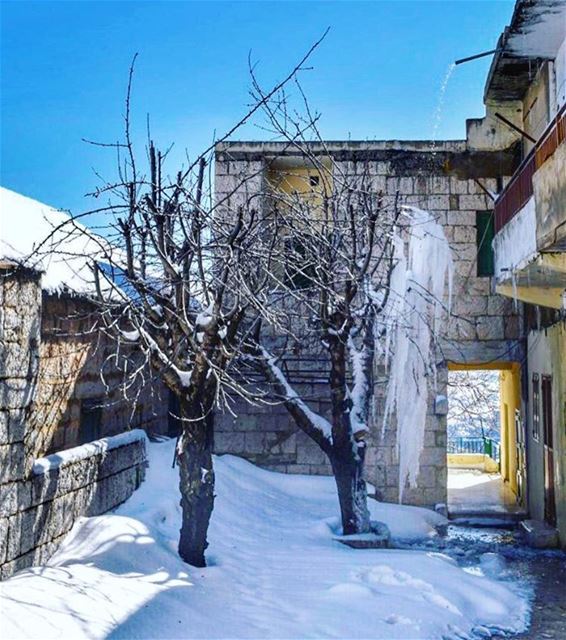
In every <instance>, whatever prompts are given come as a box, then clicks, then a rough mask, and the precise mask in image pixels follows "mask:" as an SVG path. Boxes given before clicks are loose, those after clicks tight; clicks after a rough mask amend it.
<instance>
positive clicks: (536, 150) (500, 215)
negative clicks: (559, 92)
mask: <svg viewBox="0 0 566 640" xmlns="http://www.w3.org/2000/svg"><path fill="white" fill-rule="evenodd" d="M565 139H566V104H565V105H563V106H562V108H561V109H560V110H559V111H558V113H557V115H556V116H555V117H554V118H553V119H552V120H551V121H550V123H549V124H548V126H547V128H546V129H545V132H544V133H543V134H542V136H541V137H540V138H539V139H538V141H537V143H536V144H535V146H534V147H533V149H531V151H530V153H529V154H528V155H527V156H526V158H525V159H524V160H523V162H521V164H520V165H519V168H518V169H517V171H515V173H514V174H513V177H512V178H511V181H510V182H509V184H508V185H507V186H506V187H505V189H504V190H503V191H502V193H501V194H500V196H499V197H498V198H497V200H496V202H495V233H497V232H498V231H500V230H501V229H502V228H503V227H504V226H505V225H506V224H507V223H508V222H509V220H511V218H513V217H514V216H515V215H516V214H517V213H518V212H519V211H520V210H521V208H522V207H524V206H525V204H526V203H527V201H528V200H529V198H530V197H531V196H532V195H533V175H534V174H535V171H537V170H538V169H540V167H541V166H542V165H543V164H544V163H545V162H546V161H547V160H548V158H550V157H551V156H552V154H553V153H554V152H555V151H556V149H557V148H558V146H559V145H560V144H562V142H564V140H565Z"/></svg>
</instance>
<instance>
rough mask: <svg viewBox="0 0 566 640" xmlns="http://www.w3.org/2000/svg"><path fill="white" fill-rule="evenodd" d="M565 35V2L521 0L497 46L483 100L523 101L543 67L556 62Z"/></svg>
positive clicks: (559, 0)
mask: <svg viewBox="0 0 566 640" xmlns="http://www.w3.org/2000/svg"><path fill="white" fill-rule="evenodd" d="M565 35H566V3H565V2H564V0H518V2H517V4H516V5H515V10H514V12H513V16H512V18H511V24H510V25H509V26H508V27H506V28H505V31H504V32H503V33H502V34H501V36H500V38H499V41H498V43H497V49H498V51H497V53H496V54H495V56H494V58H493V61H492V63H491V67H490V70H489V73H488V77H487V81H486V85H485V91H484V100H485V101H486V102H487V101H495V102H506V101H509V100H521V99H522V98H523V97H524V95H525V92H526V90H527V88H528V87H529V85H530V84H531V82H532V80H533V78H534V75H535V74H536V72H537V71H538V68H539V67H540V65H541V64H542V63H543V62H544V61H545V60H553V59H554V58H556V55H557V53H558V50H559V49H560V46H561V44H562V43H563V42H564V38H565Z"/></svg>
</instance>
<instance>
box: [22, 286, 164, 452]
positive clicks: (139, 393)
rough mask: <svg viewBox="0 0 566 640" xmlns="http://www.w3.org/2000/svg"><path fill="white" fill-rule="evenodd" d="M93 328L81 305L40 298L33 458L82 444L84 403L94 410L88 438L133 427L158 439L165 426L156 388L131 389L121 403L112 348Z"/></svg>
mask: <svg viewBox="0 0 566 640" xmlns="http://www.w3.org/2000/svg"><path fill="white" fill-rule="evenodd" d="M96 326H97V325H96V316H95V314H94V313H93V311H92V308H91V307H90V305H89V304H88V302H87V301H85V300H84V299H81V298H79V297H76V296H71V295H69V294H61V295H57V294H49V293H45V292H44V294H43V303H42V312H41V340H40V344H39V373H38V380H37V387H36V390H35V394H34V402H33V411H32V413H31V415H30V437H32V438H33V443H31V442H30V446H32V447H33V451H32V453H33V455H34V456H41V455H45V454H46V453H51V452H53V451H58V450H61V449H68V448H70V447H75V446H77V445H79V444H82V442H84V441H85V438H84V436H83V437H82V436H81V430H80V427H81V418H82V417H83V418H84V414H83V416H81V409H82V408H83V406H84V403H85V401H87V402H90V403H91V406H95V407H100V411H99V423H100V426H99V429H98V430H97V431H98V433H96V434H95V435H94V436H93V437H94V438H102V437H106V436H110V435H115V434H117V433H120V432H122V431H124V430H125V429H128V428H138V427H139V428H143V429H145V430H146V431H147V432H148V433H150V434H151V433H159V432H160V431H161V430H163V428H164V426H165V425H166V424H167V392H166V391H165V389H164V388H163V387H162V386H161V385H160V384H158V383H157V382H154V383H152V384H148V385H146V386H145V387H143V388H141V390H140V388H139V387H138V386H136V385H133V386H131V387H130V388H129V390H128V395H129V400H126V399H125V398H124V396H123V392H122V388H121V385H122V383H123V381H124V376H123V374H122V372H121V371H120V370H119V369H118V368H117V367H116V365H115V360H114V359H113V358H112V357H111V356H112V354H114V353H115V352H116V344H115V343H114V342H113V341H112V340H111V339H110V338H109V337H108V336H106V335H105V334H103V333H102V332H100V331H98V330H97V329H96ZM101 374H103V375H101ZM89 439H92V438H89Z"/></svg>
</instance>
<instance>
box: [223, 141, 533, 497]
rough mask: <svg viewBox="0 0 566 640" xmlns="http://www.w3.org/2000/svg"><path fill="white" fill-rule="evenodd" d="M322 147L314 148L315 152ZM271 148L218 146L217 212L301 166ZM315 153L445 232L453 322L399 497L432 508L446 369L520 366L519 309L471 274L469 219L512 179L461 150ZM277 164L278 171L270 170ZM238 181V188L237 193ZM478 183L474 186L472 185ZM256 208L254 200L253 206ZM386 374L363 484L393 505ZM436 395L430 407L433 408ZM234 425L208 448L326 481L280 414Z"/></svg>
mask: <svg viewBox="0 0 566 640" xmlns="http://www.w3.org/2000/svg"><path fill="white" fill-rule="evenodd" d="M319 146H320V145H319ZM283 150H284V145H280V144H278V143H263V142H258V143H247V142H243V143H238V142H235V143H223V144H220V145H218V146H217V148H216V167H215V180H216V183H215V191H216V201H217V202H218V203H220V206H224V207H229V208H231V209H233V208H234V207H236V206H237V205H238V204H241V203H242V202H244V201H245V200H246V199H248V198H249V197H250V194H253V193H254V190H255V193H256V195H257V193H259V192H261V190H262V189H263V188H264V185H265V180H264V178H265V174H266V171H267V170H268V168H269V167H273V166H274V162H273V160H274V159H278V160H280V157H281V156H280V154H282V153H284V155H285V162H284V166H285V167H286V168H287V169H286V170H289V167H291V168H292V166H293V162H296V163H297V166H300V165H301V163H302V162H304V160H303V158H301V156H300V155H298V154H297V155H296V156H295V157H294V156H293V153H290V152H289V151H288V150H285V151H283ZM311 150H312V151H313V152H314V153H319V154H328V153H329V154H330V155H332V156H333V160H334V163H335V167H336V169H335V170H337V171H339V172H340V173H341V174H342V175H345V176H348V178H349V179H350V180H356V179H357V178H358V177H361V176H362V175H363V176H365V179H367V177H368V176H369V177H370V178H371V181H372V185H373V188H374V189H375V190H377V191H379V190H381V191H383V193H384V195H385V199H386V200H389V201H392V199H393V198H395V197H396V194H397V193H398V194H399V198H400V202H401V203H403V204H407V205H413V206H417V207H420V208H423V209H426V210H428V211H430V212H431V213H432V214H433V215H434V217H435V218H436V219H437V220H438V221H439V222H440V223H441V224H442V225H443V227H444V231H445V234H446V237H447V239H448V241H449V242H450V245H451V248H452V251H453V258H454V270H455V274H454V283H453V294H452V312H453V317H452V318H451V320H450V322H448V321H446V322H445V323H444V325H443V326H442V327H441V338H442V339H441V349H440V352H439V354H438V386H437V389H435V390H434V392H431V395H430V398H429V406H428V415H427V423H426V432H425V449H424V451H423V454H422V456H421V470H420V476H419V479H418V487H417V488H416V489H410V490H408V491H406V492H405V495H404V501H405V502H407V503H414V504H425V505H434V504H436V503H439V502H446V475H447V471H446V403H445V402H444V401H443V396H444V397H445V396H446V395H447V387H446V385H447V363H448V362H458V363H470V364H472V363H473V364H478V363H485V362H494V361H504V362H509V361H520V360H521V359H522V358H523V355H524V346H523V340H522V331H523V328H522V323H521V316H520V314H519V312H520V309H519V308H515V307H514V305H513V302H512V301H511V300H509V299H507V298H504V297H502V296H499V295H497V294H496V293H495V292H494V289H493V285H492V280H491V278H490V277H479V276H478V271H477V252H478V249H477V234H478V231H477V227H476V217H477V212H484V211H491V210H492V208H493V202H492V199H491V198H490V197H489V195H488V194H487V193H486V191H488V192H496V191H497V190H498V189H499V188H500V187H501V185H503V184H505V183H506V181H507V179H508V176H509V175H511V174H512V172H513V170H514V166H515V163H516V153H515V150H513V151H512V152H509V153H507V152H504V151H503V152H497V153H489V152H485V151H481V152H472V151H470V150H469V149H467V148H466V143H465V142H463V141H462V142H459V141H453V142H435V143H431V142H426V141H425V142H398V141H391V142H372V143H361V142H353V143H347V142H343V143H342V142H337V143H335V142H332V143H328V144H327V145H325V146H324V147H322V146H320V148H318V147H317V145H316V144H313V145H311ZM275 164H276V163H275ZM242 179H244V180H245V183H244V185H243V186H241V187H239V185H240V184H241V181H242ZM477 180H479V181H480V183H481V186H480V184H478V182H477ZM256 201H257V200H256ZM300 369H301V367H297V372H292V375H291V378H292V379H293V377H294V378H295V379H294V380H293V382H295V383H296V384H299V385H301V386H300V388H301V389H303V390H304V393H305V394H306V397H307V398H309V399H310V401H311V405H312V407H313V408H314V409H317V408H319V409H321V410H322V412H323V413H324V410H325V408H327V407H328V402H327V400H326V398H327V387H326V385H325V384H324V380H319V381H317V382H316V383H315V382H313V381H312V375H311V376H310V380H309V374H308V372H306V374H305V375H303V376H301V375H300ZM386 384H387V379H386V376H384V375H380V374H379V372H378V374H377V375H376V385H377V387H376V404H375V407H374V421H373V426H372V431H371V437H370V441H369V443H368V445H369V446H368V450H367V458H366V460H367V465H366V467H367V477H368V480H369V481H370V482H373V483H374V484H375V486H376V489H377V492H378V495H379V496H380V497H381V498H383V499H385V500H388V501H396V500H397V499H398V497H399V486H398V484H399V481H398V470H399V469H398V461H397V452H396V448H395V447H396V443H395V438H396V427H395V423H394V420H393V421H391V423H390V424H388V425H386V429H385V431H384V434H383V436H382V434H381V424H382V418H381V415H382V408H383V395H384V390H385V387H386ZM437 396H438V397H439V398H438V400H439V401H438V402H437ZM236 412H237V413H238V418H237V419H235V420H234V419H232V418H231V417H230V416H224V417H222V418H220V419H219V420H218V421H217V424H218V426H217V436H216V442H215V446H216V450H217V451H218V452H219V453H234V454H237V455H243V456H246V457H248V458H249V459H251V460H253V461H255V462H257V463H259V464H262V465H264V466H266V467H268V468H272V469H276V470H280V471H285V472H289V473H315V474H319V473H330V467H329V464H328V461H327V460H326V459H325V455H324V454H322V453H321V452H320V450H319V449H318V447H317V446H316V445H315V444H314V443H312V442H311V441H310V440H309V439H308V438H307V437H306V436H304V434H303V433H302V432H300V431H298V430H297V428H296V427H295V425H294V423H293V421H292V420H291V419H290V418H289V417H288V415H287V413H286V411H285V409H284V408H282V407H281V406H272V407H249V406H247V405H245V404H244V403H237V405H236Z"/></svg>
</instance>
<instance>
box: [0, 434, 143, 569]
mask: <svg viewBox="0 0 566 640" xmlns="http://www.w3.org/2000/svg"><path fill="white" fill-rule="evenodd" d="M124 436H126V437H124ZM17 455H18V454H17V453H16V452H15V450H14V449H13V448H10V449H8V450H6V451H4V452H3V455H2V457H1V458H0V468H4V467H5V465H9V464H10V460H11V459H12V458H13V457H14V456H17ZM145 466H146V453H145V433H144V432H143V431H141V430H136V431H132V432H129V433H125V434H122V435H118V436H114V437H111V438H108V439H107V440H102V441H98V442H97V443H93V444H91V445H83V446H82V447H77V448H76V449H71V450H68V451H66V452H65V456H64V457H63V456H62V455H61V456H60V455H58V454H52V455H51V456H48V457H46V458H43V459H39V460H36V462H35V463H34V465H33V468H32V472H31V473H30V474H29V475H27V476H25V475H21V476H19V477H12V479H11V481H10V482H4V483H2V484H0V578H1V579H5V578H8V577H10V576H11V575H13V574H14V573H15V572H16V571H19V570H20V569H24V568H26V567H30V566H32V565H36V564H43V563H45V562H46V561H47V560H48V559H49V558H50V556H51V555H52V554H53V553H54V552H55V551H56V549H57V547H58V545H59V544H60V543H61V541H62V540H63V538H64V537H65V535H66V534H67V533H68V532H69V531H70V529H71V528H72V526H73V524H74V523H75V521H76V520H77V518H79V517H81V516H95V515H99V514H101V513H105V512H106V511H109V510H110V509H113V508H114V507H116V506H118V505H119V504H121V503H122V502H124V501H125V500H127V499H128V498H129V497H130V496H131V494H132V493H133V492H134V491H135V489H137V488H138V487H139V485H140V483H141V482H142V480H143V478H144V473H145Z"/></svg>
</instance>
